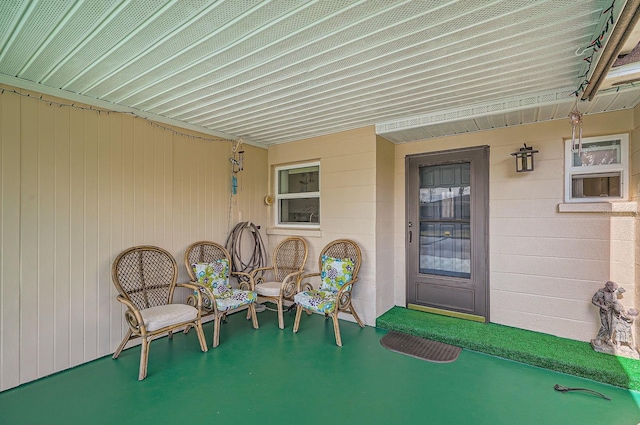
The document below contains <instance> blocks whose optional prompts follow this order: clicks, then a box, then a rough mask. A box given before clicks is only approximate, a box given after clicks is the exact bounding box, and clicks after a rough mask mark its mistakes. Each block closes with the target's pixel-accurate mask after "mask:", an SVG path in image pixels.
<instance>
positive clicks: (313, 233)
mask: <svg viewBox="0 0 640 425" xmlns="http://www.w3.org/2000/svg"><path fill="white" fill-rule="evenodd" d="M267 235H283V236H306V237H308V238H321V237H322V230H320V229H299V228H292V227H270V228H267Z"/></svg>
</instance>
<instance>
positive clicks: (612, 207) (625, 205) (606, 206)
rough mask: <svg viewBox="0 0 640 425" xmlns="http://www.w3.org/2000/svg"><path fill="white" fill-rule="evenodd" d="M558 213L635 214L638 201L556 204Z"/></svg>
mask: <svg viewBox="0 0 640 425" xmlns="http://www.w3.org/2000/svg"><path fill="white" fill-rule="evenodd" d="M558 212H560V213H601V214H602V213H604V214H607V215H620V216H624V215H637V214H638V203H637V202H630V201H619V202H581V203H575V204H573V203H564V204H558Z"/></svg>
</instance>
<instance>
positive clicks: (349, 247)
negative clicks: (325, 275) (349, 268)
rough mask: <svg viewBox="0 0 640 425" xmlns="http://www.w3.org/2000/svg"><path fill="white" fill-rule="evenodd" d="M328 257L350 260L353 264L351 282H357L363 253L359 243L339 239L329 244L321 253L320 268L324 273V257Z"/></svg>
mask: <svg viewBox="0 0 640 425" xmlns="http://www.w3.org/2000/svg"><path fill="white" fill-rule="evenodd" d="M324 256H327V257H331V258H336V259H342V258H349V259H350V260H351V261H352V262H353V272H352V273H351V279H350V280H356V278H357V277H358V272H359V271H360V265H361V263H362V252H361V251H360V247H359V246H358V244H357V243H355V242H354V241H352V240H350V239H337V240H335V241H332V242H329V244H328V245H327V246H325V247H324V248H323V249H322V251H321V252H320V257H319V258H318V267H319V268H320V272H322V257H324Z"/></svg>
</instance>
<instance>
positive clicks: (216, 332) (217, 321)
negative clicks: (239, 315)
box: [213, 313, 222, 348]
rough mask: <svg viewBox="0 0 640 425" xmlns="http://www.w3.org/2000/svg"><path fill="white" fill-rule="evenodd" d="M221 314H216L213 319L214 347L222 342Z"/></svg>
mask: <svg viewBox="0 0 640 425" xmlns="http://www.w3.org/2000/svg"><path fill="white" fill-rule="evenodd" d="M221 319H222V315H221V314H219V313H218V314H216V318H215V320H214V321H213V322H214V323H213V348H216V347H217V346H218V345H219V344H220V325H221V323H220V322H221Z"/></svg>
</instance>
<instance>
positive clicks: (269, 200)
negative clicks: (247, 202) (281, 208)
mask: <svg viewBox="0 0 640 425" xmlns="http://www.w3.org/2000/svg"><path fill="white" fill-rule="evenodd" d="M264 203H265V204H267V205H271V204H273V196H271V195H267V196H265V197H264Z"/></svg>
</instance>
